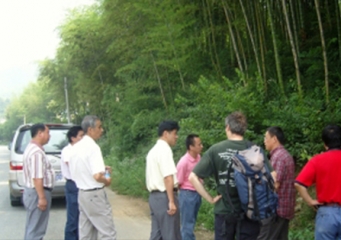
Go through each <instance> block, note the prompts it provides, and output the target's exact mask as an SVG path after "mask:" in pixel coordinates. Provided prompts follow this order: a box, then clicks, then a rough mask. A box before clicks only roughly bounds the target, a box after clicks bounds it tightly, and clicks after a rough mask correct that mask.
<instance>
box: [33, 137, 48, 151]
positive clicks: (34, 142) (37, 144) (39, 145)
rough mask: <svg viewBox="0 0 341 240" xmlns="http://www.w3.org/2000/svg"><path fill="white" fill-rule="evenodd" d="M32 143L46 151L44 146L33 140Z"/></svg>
mask: <svg viewBox="0 0 341 240" xmlns="http://www.w3.org/2000/svg"><path fill="white" fill-rule="evenodd" d="M31 143H32V144H34V145H36V146H38V147H39V148H40V149H41V150H43V151H45V150H44V148H43V146H42V145H41V144H39V143H37V142H36V141H34V140H31Z"/></svg>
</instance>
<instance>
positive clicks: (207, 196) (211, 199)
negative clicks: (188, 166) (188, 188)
mask: <svg viewBox="0 0 341 240" xmlns="http://www.w3.org/2000/svg"><path fill="white" fill-rule="evenodd" d="M188 180H189V181H190V182H191V183H192V185H193V187H194V188H195V190H197V192H198V193H199V194H200V195H201V196H202V197H203V198H204V199H206V201H208V202H209V203H211V204H215V203H216V202H218V200H219V199H220V198H221V195H218V196H215V197H212V196H211V195H210V194H209V193H208V192H207V191H206V189H205V188H204V186H203V185H202V183H201V182H200V179H199V177H198V176H197V175H196V174H195V173H194V172H191V173H190V175H189V177H188Z"/></svg>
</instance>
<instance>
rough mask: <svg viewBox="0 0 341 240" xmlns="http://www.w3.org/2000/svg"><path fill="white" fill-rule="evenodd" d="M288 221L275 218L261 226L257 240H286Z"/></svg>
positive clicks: (278, 217)
mask: <svg viewBox="0 0 341 240" xmlns="http://www.w3.org/2000/svg"><path fill="white" fill-rule="evenodd" d="M288 234H289V220H288V219H285V218H281V217H280V216H275V217H273V219H272V220H271V221H269V222H266V223H265V224H263V225H262V227H261V231H260V233H259V235H258V238H257V240H269V239H271V240H288Z"/></svg>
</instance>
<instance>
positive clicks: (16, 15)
mask: <svg viewBox="0 0 341 240" xmlns="http://www.w3.org/2000/svg"><path fill="white" fill-rule="evenodd" d="M93 3H95V0H0V98H2V99H10V98H12V97H14V96H19V95H20V94H21V93H22V91H23V90H24V88H25V87H27V86H28V85H29V83H30V82H35V81H36V79H37V76H38V64H37V63H38V61H41V60H44V59H46V58H54V56H55V52H56V50H57V48H58V44H59V41H60V40H59V37H58V32H57V30H56V28H57V27H58V26H59V25H61V23H62V22H63V20H64V19H65V17H66V15H67V10H68V9H70V8H71V9H72V8H75V7H79V6H82V5H90V4H93Z"/></svg>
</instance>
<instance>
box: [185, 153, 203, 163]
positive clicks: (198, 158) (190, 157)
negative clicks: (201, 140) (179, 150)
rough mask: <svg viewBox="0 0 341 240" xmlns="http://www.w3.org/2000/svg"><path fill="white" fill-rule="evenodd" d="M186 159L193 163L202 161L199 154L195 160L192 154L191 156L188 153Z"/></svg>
mask: <svg viewBox="0 0 341 240" xmlns="http://www.w3.org/2000/svg"><path fill="white" fill-rule="evenodd" d="M185 157H186V158H187V159H188V160H189V161H191V162H198V161H199V160H200V154H198V156H197V157H196V158H194V157H192V155H191V154H189V152H186V154H185Z"/></svg>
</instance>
